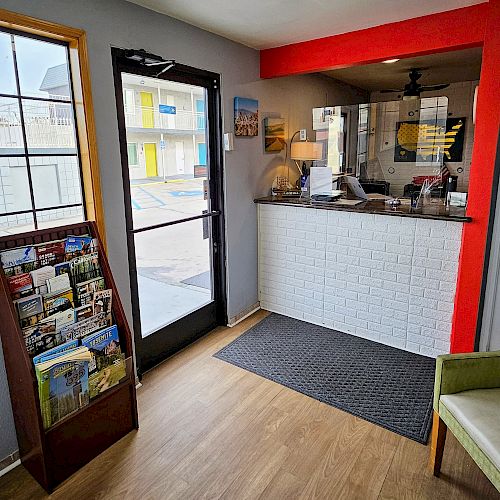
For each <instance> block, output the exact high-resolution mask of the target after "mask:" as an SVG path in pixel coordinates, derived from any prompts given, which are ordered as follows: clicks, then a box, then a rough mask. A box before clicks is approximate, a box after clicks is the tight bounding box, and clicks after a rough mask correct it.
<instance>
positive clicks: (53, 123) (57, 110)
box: [23, 100, 76, 154]
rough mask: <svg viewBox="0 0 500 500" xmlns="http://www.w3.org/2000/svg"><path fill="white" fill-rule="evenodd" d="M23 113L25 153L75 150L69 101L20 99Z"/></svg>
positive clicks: (53, 152)
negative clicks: (26, 147) (26, 150)
mask: <svg viewBox="0 0 500 500" xmlns="http://www.w3.org/2000/svg"><path fill="white" fill-rule="evenodd" d="M23 112H24V122H25V125H26V140H27V141H28V152H29V153H31V154H75V153H76V138H75V123H74V119H73V108H72V106H71V104H66V103H58V102H45V101H31V100H29V101H27V100H24V101H23Z"/></svg>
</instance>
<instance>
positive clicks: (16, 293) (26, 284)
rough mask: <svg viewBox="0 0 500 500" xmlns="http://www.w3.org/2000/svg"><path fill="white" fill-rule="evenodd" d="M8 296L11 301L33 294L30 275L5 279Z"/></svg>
mask: <svg viewBox="0 0 500 500" xmlns="http://www.w3.org/2000/svg"><path fill="white" fill-rule="evenodd" d="M7 284H8V285H9V290H10V294H11V296H12V298H13V299H19V298H21V297H26V296H27V295H32V294H33V281H32V280H31V274H30V273H22V274H16V275H14V276H9V277H8V278H7Z"/></svg>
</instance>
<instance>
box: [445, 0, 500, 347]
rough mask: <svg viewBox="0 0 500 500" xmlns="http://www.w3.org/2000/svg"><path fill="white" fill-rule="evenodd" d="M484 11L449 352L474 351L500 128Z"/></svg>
mask: <svg viewBox="0 0 500 500" xmlns="http://www.w3.org/2000/svg"><path fill="white" fill-rule="evenodd" d="M488 6H489V12H488V13H487V23H486V31H485V36H484V45H483V61H482V65H481V79H480V83H479V94H478V100H477V108H476V128H475V131H474V150H473V153H472V164H471V170H470V178H469V196H468V199H469V201H468V207H467V214H468V215H469V216H470V217H472V222H471V223H469V224H464V232H463V235H462V249H461V252H460V264H459V270H458V279H457V293H456V296H455V311H454V315H453V327H452V336H451V349H452V352H470V351H473V350H474V338H475V335H476V324H477V314H478V309H479V296H480V291H481V283H482V275H483V259H484V251H485V246H486V236H487V231H488V220H489V219H488V218H489V214H490V203H491V196H492V192H491V188H492V184H493V170H494V166H495V156H496V148H497V140H498V130H499V127H500V0H490V2H489V4H488ZM493 210H494V209H493ZM497 222H498V221H497Z"/></svg>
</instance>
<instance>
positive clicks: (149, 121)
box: [141, 92, 155, 128]
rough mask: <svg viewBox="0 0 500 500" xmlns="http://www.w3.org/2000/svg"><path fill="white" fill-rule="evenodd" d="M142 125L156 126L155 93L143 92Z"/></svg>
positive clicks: (147, 126) (144, 126)
mask: <svg viewBox="0 0 500 500" xmlns="http://www.w3.org/2000/svg"><path fill="white" fill-rule="evenodd" d="M141 109H142V126H143V128H154V126H155V115H154V109H153V94H152V93H151V92H141Z"/></svg>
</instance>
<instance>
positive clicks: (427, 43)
mask: <svg viewBox="0 0 500 500" xmlns="http://www.w3.org/2000/svg"><path fill="white" fill-rule="evenodd" d="M487 14H488V3H481V4H478V5H473V6H471V7H464V8H461V9H455V10H450V11H447V12H442V13H439V14H433V15H429V16H423V17H417V18H414V19H408V20H406V21H400V22H396V23H389V24H384V25H382V26H376V27H374V28H368V29H364V30H359V31H352V32H350V33H344V34H341V35H334V36H329V37H325V38H318V39H316V40H310V41H307V42H300V43H294V44H291V45H285V46H283V47H276V48H272V49H265V50H262V51H261V52H260V76H261V78H272V77H276V76H286V75H294V74H299V73H313V72H316V71H325V70H329V69H333V68H341V67H348V66H355V65H358V64H369V63H374V62H380V61H383V60H385V59H390V58H394V57H398V58H405V57H412V56H416V55H425V54H430V53H435V52H446V51H448V50H459V49H465V48H469V47H478V46H480V45H482V43H483V39H484V32H485V25H486V18H487Z"/></svg>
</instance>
